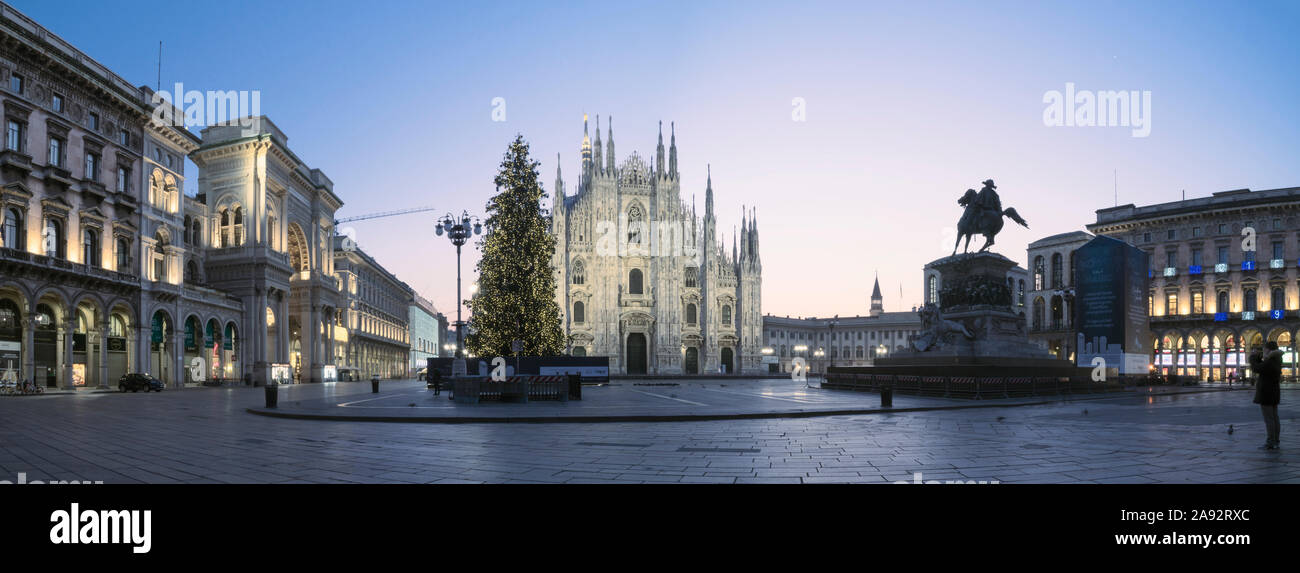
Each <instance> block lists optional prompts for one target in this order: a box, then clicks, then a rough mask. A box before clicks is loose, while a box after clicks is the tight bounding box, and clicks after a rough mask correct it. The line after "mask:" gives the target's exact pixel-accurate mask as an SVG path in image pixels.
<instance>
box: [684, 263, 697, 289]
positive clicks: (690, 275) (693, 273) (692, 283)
mask: <svg viewBox="0 0 1300 573" xmlns="http://www.w3.org/2000/svg"><path fill="white" fill-rule="evenodd" d="M699 276H700V269H698V268H696V267H686V286H687V287H688V288H695V287H697V286H699Z"/></svg>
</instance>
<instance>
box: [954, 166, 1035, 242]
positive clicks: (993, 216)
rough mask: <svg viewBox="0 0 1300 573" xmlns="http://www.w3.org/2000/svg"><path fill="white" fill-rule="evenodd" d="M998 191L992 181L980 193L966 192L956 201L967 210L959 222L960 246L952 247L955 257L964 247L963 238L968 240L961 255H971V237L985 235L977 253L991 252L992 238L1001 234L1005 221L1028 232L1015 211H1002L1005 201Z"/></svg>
mask: <svg viewBox="0 0 1300 573" xmlns="http://www.w3.org/2000/svg"><path fill="white" fill-rule="evenodd" d="M995 189H997V185H994V184H993V180H992V179H989V180H988V181H985V182H984V188H982V189H980V190H979V192H978V193H976V192H975V190H974V189H967V190H966V194H965V195H963V196H962V198H961V199H958V200H957V204H958V205H961V206H962V207H965V208H966V211H965V212H964V213H962V215H961V220H960V221H958V222H957V242H956V243H955V244H954V245H953V246H952V254H954V255H956V254H957V246H958V245H960V244H961V238H962V237H966V246H965V248H963V249H962V252H963V253H965V252H969V251H970V240H971V237H973V236H975V235H984V246H983V247H980V250H979V251H977V252H980V253H982V252H984V251H987V250H989V247H991V246H993V237H994V236H995V235H997V234H998V233H999V232H1001V231H1002V217H1007V218H1010V219H1011V220H1012V221H1015V222H1016V223H1019V224H1020V226H1022V227H1024V228H1026V229H1028V228H1029V223H1027V222H1026V221H1025V220H1024V219H1022V218H1020V214H1018V213H1016V210H1015V209H1013V208H1010V207H1008V208H1007V209H1006V210H1005V211H1003V210H1002V199H1001V198H999V197H998V192H997V191H996V190H995Z"/></svg>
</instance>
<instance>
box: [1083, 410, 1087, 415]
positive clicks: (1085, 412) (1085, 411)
mask: <svg viewBox="0 0 1300 573" xmlns="http://www.w3.org/2000/svg"><path fill="white" fill-rule="evenodd" d="M1083 415H1084V416H1087V415H1088V409H1087V408H1084V409H1083Z"/></svg>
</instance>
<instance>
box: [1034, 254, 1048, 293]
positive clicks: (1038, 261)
mask: <svg viewBox="0 0 1300 573" xmlns="http://www.w3.org/2000/svg"><path fill="white" fill-rule="evenodd" d="M1046 273H1047V269H1046V267H1044V266H1043V257H1041V256H1038V257H1034V290H1043V289H1045V288H1047V280H1046V279H1045V278H1044V276H1043V275H1044V274H1046Z"/></svg>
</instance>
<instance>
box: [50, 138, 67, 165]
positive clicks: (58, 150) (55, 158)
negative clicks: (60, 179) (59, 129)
mask: <svg viewBox="0 0 1300 573" xmlns="http://www.w3.org/2000/svg"><path fill="white" fill-rule="evenodd" d="M48 163H49V164H50V165H53V166H55V167H63V140H62V139H59V138H57V137H51V138H50V155H49V158H48Z"/></svg>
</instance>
